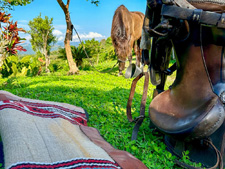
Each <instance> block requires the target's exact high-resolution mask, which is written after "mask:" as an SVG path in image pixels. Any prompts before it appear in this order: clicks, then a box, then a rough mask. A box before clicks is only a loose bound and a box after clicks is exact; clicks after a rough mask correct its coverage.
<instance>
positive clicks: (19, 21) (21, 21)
mask: <svg viewBox="0 0 225 169" xmlns="http://www.w3.org/2000/svg"><path fill="white" fill-rule="evenodd" d="M28 22H29V21H27V20H18V23H28Z"/></svg>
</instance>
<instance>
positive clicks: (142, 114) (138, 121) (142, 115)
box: [127, 72, 149, 140]
mask: <svg viewBox="0 0 225 169" xmlns="http://www.w3.org/2000/svg"><path fill="white" fill-rule="evenodd" d="M143 75H145V82H144V89H143V95H142V99H141V107H140V116H139V117H137V118H136V119H135V120H134V119H133V118H132V113H131V106H132V101H133V97H134V93H135V88H136V85H137V82H138V81H139V80H140V79H141V78H142V76H143ZM148 85H149V74H148V72H144V73H141V74H139V75H138V76H137V77H136V78H135V79H134V80H133V81H132V85H131V90H130V95H129V99H128V102H127V118H128V120H129V121H130V122H135V126H134V129H133V132H132V137H131V140H136V139H137V134H138V130H139V128H140V126H141V124H142V122H143V120H144V118H145V105H146V101H147V93H148Z"/></svg>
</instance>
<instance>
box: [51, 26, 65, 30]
mask: <svg viewBox="0 0 225 169" xmlns="http://www.w3.org/2000/svg"><path fill="white" fill-rule="evenodd" d="M54 28H55V29H57V30H66V25H54Z"/></svg>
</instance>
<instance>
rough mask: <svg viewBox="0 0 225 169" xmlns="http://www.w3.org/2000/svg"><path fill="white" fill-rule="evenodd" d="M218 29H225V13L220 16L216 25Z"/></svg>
mask: <svg viewBox="0 0 225 169" xmlns="http://www.w3.org/2000/svg"><path fill="white" fill-rule="evenodd" d="M217 27H218V28H225V13H222V14H221V17H220V20H219V21H218V23H217Z"/></svg>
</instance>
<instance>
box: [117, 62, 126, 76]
mask: <svg viewBox="0 0 225 169" xmlns="http://www.w3.org/2000/svg"><path fill="white" fill-rule="evenodd" d="M124 69H125V62H120V61H119V74H118V76H121V75H123V72H122V71H123V70H124Z"/></svg>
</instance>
